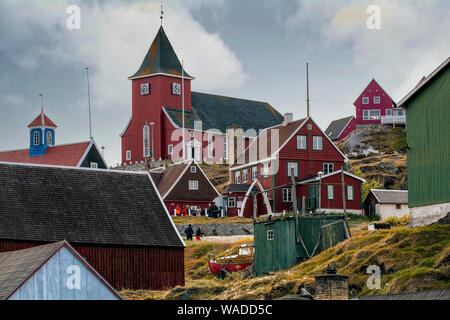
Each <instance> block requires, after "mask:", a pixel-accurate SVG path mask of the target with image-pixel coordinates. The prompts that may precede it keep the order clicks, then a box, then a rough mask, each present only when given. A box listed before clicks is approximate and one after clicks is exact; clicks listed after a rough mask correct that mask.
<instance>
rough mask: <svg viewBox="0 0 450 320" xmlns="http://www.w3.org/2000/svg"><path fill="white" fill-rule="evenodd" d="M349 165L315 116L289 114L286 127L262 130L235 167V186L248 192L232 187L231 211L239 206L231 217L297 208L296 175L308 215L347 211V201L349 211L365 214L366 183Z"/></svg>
mask: <svg viewBox="0 0 450 320" xmlns="http://www.w3.org/2000/svg"><path fill="white" fill-rule="evenodd" d="M347 161H348V160H347V158H346V157H345V156H344V154H342V152H341V151H340V150H339V149H338V148H337V147H336V146H335V144H334V143H333V142H332V141H331V140H330V139H329V138H328V136H327V135H326V134H325V133H324V132H323V131H322V130H321V129H320V127H319V126H318V125H317V124H316V122H315V121H314V120H313V119H312V118H310V117H308V118H305V119H300V120H296V121H292V117H291V116H289V115H287V116H286V117H285V121H284V122H283V123H282V124H281V125H277V126H274V127H271V128H267V129H265V130H263V131H262V132H261V133H260V135H259V136H258V137H257V139H256V140H254V141H253V142H252V143H251V144H250V145H249V147H248V148H247V149H246V150H245V152H244V153H243V154H242V155H241V156H240V157H239V158H238V159H237V163H236V164H234V165H232V166H231V167H230V171H231V179H232V183H233V184H237V185H248V188H247V191H246V192H245V194H244V191H245V190H244V186H243V187H242V188H240V189H239V190H237V189H236V188H235V187H233V189H231V188H229V189H228V191H227V192H226V193H225V194H224V196H225V198H226V199H227V202H228V208H234V207H237V208H238V210H229V211H228V212H229V215H230V213H231V214H235V213H236V211H237V215H239V216H244V217H251V216H254V215H255V214H258V215H261V214H270V213H272V212H282V211H283V210H286V211H290V210H292V191H291V187H290V184H291V177H290V176H291V173H293V174H294V179H295V182H296V184H297V186H296V192H297V193H296V196H297V199H298V206H299V208H302V207H301V204H302V203H301V199H302V197H303V196H305V197H306V204H305V206H306V208H305V209H306V210H308V211H314V210H316V209H317V208H318V207H319V206H320V208H321V211H322V212H342V211H343V209H344V201H345V209H346V211H347V212H352V213H358V214H361V213H362V210H361V209H362V207H361V182H363V181H364V180H363V179H361V178H359V177H356V176H354V175H352V174H350V173H348V172H346V171H345V170H346V162H347ZM342 183H344V185H345V191H344V192H345V194H346V195H345V200H344V199H343V196H342V186H343V185H342ZM253 187H257V188H258V189H259V192H258V193H255V192H254V191H253ZM234 190H237V191H234ZM253 195H254V197H252V196H253ZM319 198H320V201H319ZM251 199H253V200H251ZM233 212H234V213H233Z"/></svg>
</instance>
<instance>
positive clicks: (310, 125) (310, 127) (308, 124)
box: [306, 122, 312, 130]
mask: <svg viewBox="0 0 450 320" xmlns="http://www.w3.org/2000/svg"><path fill="white" fill-rule="evenodd" d="M306 129H308V130H312V123H309V122H308V123H307V124H306Z"/></svg>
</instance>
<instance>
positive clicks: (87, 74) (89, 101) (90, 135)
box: [86, 67, 93, 140]
mask: <svg viewBox="0 0 450 320" xmlns="http://www.w3.org/2000/svg"><path fill="white" fill-rule="evenodd" d="M86 78H87V89H88V107H89V139H91V140H92V139H93V137H92V123H91V92H90V88H89V68H88V67H86Z"/></svg>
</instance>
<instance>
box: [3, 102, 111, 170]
mask: <svg viewBox="0 0 450 320" xmlns="http://www.w3.org/2000/svg"><path fill="white" fill-rule="evenodd" d="M28 128H29V130H30V147H29V148H28V149H20V150H10V151H0V161H3V162H14V163H30V164H45V165H56V166H67V167H83V168H99V169H108V166H107V164H106V161H105V159H104V158H103V156H102V154H101V152H100V150H99V148H98V147H97V144H96V143H95V141H94V139H91V140H90V141H84V142H78V143H69V144H61V145H55V141H56V138H55V130H56V128H57V126H56V124H55V123H54V122H53V121H52V120H50V118H49V117H47V115H46V114H45V113H44V110H43V109H42V110H41V113H40V114H39V115H38V116H37V117H36V118H35V119H34V120H33V121H32V122H31V123H30V124H29V125H28Z"/></svg>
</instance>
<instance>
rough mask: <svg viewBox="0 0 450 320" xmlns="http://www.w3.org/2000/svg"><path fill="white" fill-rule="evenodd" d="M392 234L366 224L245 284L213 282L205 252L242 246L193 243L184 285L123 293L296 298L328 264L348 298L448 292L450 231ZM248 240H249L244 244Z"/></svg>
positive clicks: (417, 230) (171, 296)
mask: <svg viewBox="0 0 450 320" xmlns="http://www.w3.org/2000/svg"><path fill="white" fill-rule="evenodd" d="M391 222H394V224H399V225H400V226H397V227H394V228H393V229H391V230H380V231H376V232H369V231H367V224H362V225H360V228H359V231H357V232H355V231H352V233H353V237H352V238H351V239H348V240H346V241H344V242H342V243H340V244H338V245H337V246H335V247H333V248H330V249H328V250H326V251H324V252H322V253H320V254H319V255H317V256H316V257H314V258H313V259H310V260H308V261H305V262H303V263H301V264H299V265H296V266H294V267H292V268H291V269H289V270H285V271H279V272H277V273H274V274H272V275H269V276H265V277H259V278H255V279H249V280H243V281H242V280H240V279H239V275H238V274H236V275H235V276H234V277H233V278H234V279H230V278H228V279H226V280H217V279H215V278H214V277H213V276H212V274H211V273H210V272H209V270H208V267H207V264H206V262H207V260H208V253H209V252H214V253H217V252H220V251H227V253H231V252H236V251H237V247H238V245H239V244H240V243H242V242H246V241H245V240H244V241H241V242H240V243H207V242H200V243H195V242H194V243H191V244H188V247H187V248H186V286H185V287H183V288H181V287H177V288H174V289H172V290H170V291H159V292H155V291H146V292H122V294H124V295H125V296H126V297H127V298H139V299H263V298H264V297H267V296H270V297H271V298H277V297H281V296H284V295H288V294H293V293H297V291H298V289H299V287H300V286H301V285H305V286H307V287H311V288H314V278H313V276H314V275H317V274H322V273H323V272H324V270H325V269H326V267H327V265H328V264H329V263H333V264H334V265H336V267H337V268H338V271H339V273H341V274H347V275H349V287H350V295H351V296H357V295H368V294H381V293H398V292H411V291H419V290H428V289H441V288H447V289H449V288H450V236H449V235H450V226H449V225H432V226H427V227H421V228H414V229H409V228H408V227H406V226H403V225H402V224H406V222H405V221H403V222H402V221H398V220H395V219H394V220H392V221H391ZM249 241H251V239H249V240H247V242H249ZM370 265H378V266H379V267H380V268H381V272H382V278H381V281H382V287H381V289H380V290H368V289H367V287H366V285H365V283H366V280H367V278H368V274H366V270H367V267H368V266H370Z"/></svg>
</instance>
